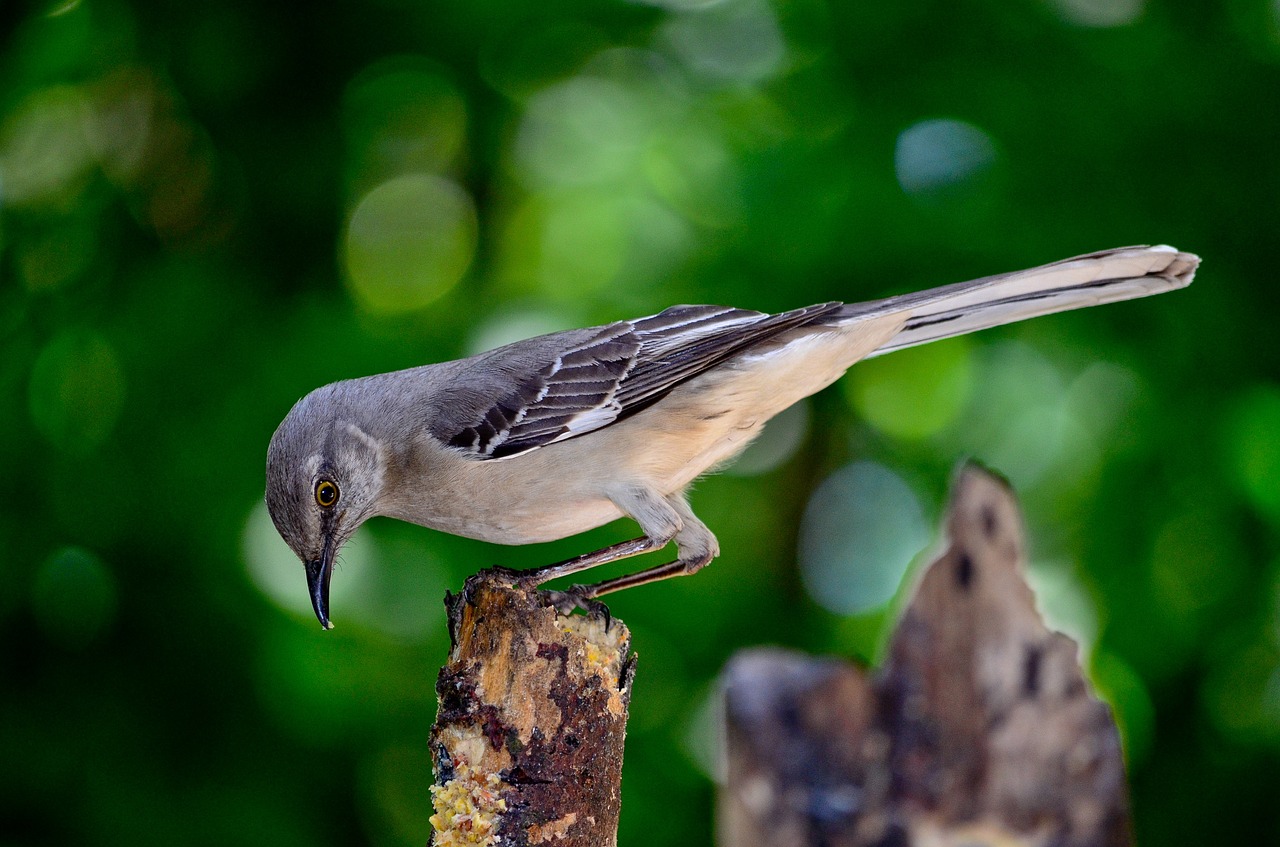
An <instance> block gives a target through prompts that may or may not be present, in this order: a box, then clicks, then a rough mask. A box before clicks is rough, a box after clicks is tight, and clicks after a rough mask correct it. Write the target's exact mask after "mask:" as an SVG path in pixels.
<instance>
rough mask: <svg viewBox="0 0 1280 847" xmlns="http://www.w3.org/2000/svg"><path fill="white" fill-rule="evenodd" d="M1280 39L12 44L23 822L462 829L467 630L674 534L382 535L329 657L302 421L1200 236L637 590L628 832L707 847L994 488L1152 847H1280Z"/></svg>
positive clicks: (11, 828)
mask: <svg viewBox="0 0 1280 847" xmlns="http://www.w3.org/2000/svg"><path fill="white" fill-rule="evenodd" d="M1276 9H1277V7H1276V5H1275V4H1274V3H1271V2H1268V0H1234V2H1232V3H1230V4H1227V6H1226V7H1225V8H1217V7H1204V8H1200V7H1193V6H1191V5H1188V4H1177V3H1155V2H1151V0H1146V2H1141V0H1129V2H1123V3H1099V2H1094V0H1051V2H1045V0H1026V2H1015V3H1013V4H1008V3H996V2H995V0H964V2H962V3H960V4H958V5H955V4H953V5H946V4H939V3H933V4H918V3H917V4H897V5H893V4H890V5H878V6H877V5H868V4H841V3H830V2H822V0H798V1H796V0H792V1H791V2H785V3H783V2H767V1H766V0H709V1H708V0H688V2H686V1H685V0H647V1H646V2H624V0H586V2H582V3H575V4H564V3H549V4H534V5H530V4H521V3H514V2H511V0H476V2H472V3H465V4H458V3H454V4H437V3H405V2H398V0H379V2H375V3H371V4H362V5H353V4H338V3H324V2H321V3H316V4H310V5H308V6H307V7H305V8H304V7H296V8H295V7H291V6H287V5H286V6H280V5H271V4H265V5H264V4H252V3H247V2H244V0H230V2H227V3H222V4H218V5H217V6H209V5H207V4H205V5H201V4H195V5H173V4H160V3H155V2H151V0H67V2H55V3H46V4H34V5H30V6H29V7H28V8H25V9H24V8H18V7H14V6H9V7H5V8H4V10H3V11H0V17H3V19H4V21H5V23H6V24H11V25H10V26H5V27H0V48H2V49H0V408H3V409H4V410H5V411H6V412H7V414H0V437H3V443H4V444H5V448H6V449H5V452H4V455H5V456H6V457H7V459H8V461H7V462H6V463H5V471H6V481H7V483H8V485H7V486H6V491H7V492H8V495H9V496H8V497H6V498H5V505H6V508H4V509H0V542H2V543H3V547H4V551H5V552H4V555H3V556H0V579H2V580H3V585H4V591H3V592H0V638H2V639H3V643H4V647H3V649H2V650H0V687H2V690H3V691H4V692H5V696H4V697H3V698H0V749H2V750H4V751H6V754H7V759H6V761H9V762H11V763H12V764H11V766H10V767H9V768H7V769H6V770H5V772H4V774H3V775H0V797H2V798H3V799H0V821H3V826H4V832H5V833H6V835H7V836H9V838H10V840H12V841H14V843H24V844H28V843H29V844H45V843H58V844H62V843H77V844H87V845H93V844H108V843H110V844H116V843H120V842H122V841H127V842H129V843H132V844H136V845H143V844H148V843H172V842H175V841H178V842H182V843H195V844H203V843H210V844H213V843H217V844H219V845H226V844H232V843H244V844H261V843H263V841H264V840H266V841H269V842H271V843H273V844H304V843H305V844H312V845H314V844H320V843H335V844H337V843H351V842H361V843H374V844H381V845H399V844H410V843H421V842H422V841H423V840H424V839H425V835H426V825H425V824H424V821H425V813H426V812H427V810H428V795H427V781H428V779H429V768H428V766H427V762H428V756H427V750H426V734H427V730H428V727H429V725H430V722H431V719H432V716H433V714H434V692H433V685H434V680H435V672H436V669H437V668H438V666H439V665H440V663H441V661H442V659H443V656H444V653H445V651H446V649H447V647H448V645H447V638H446V635H445V632H444V626H443V619H442V614H443V612H442V607H441V605H440V602H439V601H440V598H441V597H442V595H443V593H444V591H445V590H446V589H450V588H452V589H456V588H457V587H458V586H459V585H460V584H461V581H462V579H463V577H464V576H465V575H466V574H468V573H470V572H471V571H473V570H475V569H476V568H478V567H481V566H483V565H487V564H492V563H495V562H501V563H503V564H509V565H513V566H518V567H519V566H528V565H533V564H539V563H544V562H546V561H549V560H552V559H555V558H564V557H567V556H570V555H573V554H575V553H579V552H582V551H584V550H586V549H588V548H589V547H592V546H599V545H602V544H605V543H608V542H610V541H614V540H618V539H620V538H622V537H626V536H627V535H628V534H629V533H632V532H633V531H634V530H633V529H632V528H630V527H627V526H623V525H621V524H619V525H618V526H611V527H606V528H602V529H600V530H597V531H595V532H592V533H589V534H587V535H586V536H583V537H581V538H575V539H567V540H565V541H562V542H557V543H555V544H548V545H538V546H536V547H531V548H516V549H497V548H493V547H489V546H487V545H483V544H480V543H478V542H471V541H467V540H464V539H457V538H452V537H447V536H443V535H439V534H435V533H431V532H428V531H426V530H422V529H419V528H416V527H411V526H407V525H398V524H392V523H391V522H386V521H381V522H380V521H374V522H372V523H371V524H370V525H369V526H368V527H366V529H365V530H364V531H363V532H362V535H361V537H360V538H358V539H357V541H356V542H355V543H354V544H353V545H352V546H351V547H350V548H348V551H347V552H346V554H345V556H344V559H343V563H342V565H341V567H340V569H339V571H338V573H337V575H336V576H335V578H334V587H333V597H334V603H333V605H334V614H335V616H336V618H337V621H338V627H339V628H338V629H337V630H336V631H335V632H334V633H330V634H327V635H325V634H321V633H320V632H318V631H317V630H316V628H315V625H314V622H313V621H312V620H311V619H310V615H309V611H308V608H307V599H306V595H305V590H304V580H303V575H302V571H301V567H300V566H299V565H298V563H296V562H295V561H293V560H292V559H291V555H290V554H289V553H288V551H287V549H285V548H284V547H283V544H282V543H281V542H279V539H278V538H277V537H276V536H275V535H274V532H273V529H272V527H271V525H270V521H269V519H268V518H267V516H266V514H265V510H264V509H263V507H262V505H261V503H262V500H261V498H262V487H263V479H262V466H263V455H264V452H265V447H266V444H267V440H268V438H269V437H270V434H271V432H272V430H273V428H274V427H275V425H276V424H277V423H278V422H279V420H280V419H281V418H282V417H283V415H284V414H285V412H286V411H287V409H288V408H289V406H290V404H291V403H292V402H294V401H295V400H296V399H297V398H298V397H300V396H301V395H302V394H304V393H305V392H306V391H308V390H310V389H312V388H314V387H316V386H318V385H320V384H323V383H326V382H330V381H333V380H336V379H342V378H346V377H352V376H359V375H363V374H368V373H375V372H381V371H388V370H394V369H398V368H404V367H410V366H413V365H416V364H419V363H422V362H426V361H434V360H441V359H446V358H450V357H453V356H458V355H463V354H465V353H472V352H477V351H478V350H480V349H484V348H487V347H489V346H493V345H496V344H499V343H505V342H507V341H512V340H515V339H517V338H520V337H523V336H527V335H531V334H536V333H541V332H547V331H551V330H554V329H560V328H566V327H569V326H575V325H587V324H590V323H601V322H607V321H611V320H615V319H618V318H622V317H630V316H635V315H641V314H646V313H651V312H656V311H658V310H660V309H662V308H664V307H666V306H668V305H671V304H672V303H678V302H723V303H733V304H734V305H741V306H746V307H752V308H763V309H775V310H777V309H784V308H789V307H794V306H799V305H804V304H806V303H810V302H821V301H825V300H831V299H846V300H858V299H868V298H872V297H879V296H884V295H888V294H892V293H898V292H902V291H907V290H912V289H918V288H923V287H926V286H930V285H939V284H945V283H948V282H954V281H957V280H961V279H966V278H971V277H976V276H981V275H985V274H989V273H998V272H1001V271H1006V270H1014V269H1017V268H1021V267H1027V266H1030V265H1034V264H1038V263H1041V262H1044V261H1049V260H1053V259H1056V258H1060V257H1064V256H1067V255H1071V254H1074V253H1079V252H1084V251H1088V250H1094V249H1099V248H1103V247H1112V246H1119V245H1121V244H1125V243H1145V242H1161V241H1164V242H1169V243H1172V244H1175V245H1177V246H1178V247H1180V248H1183V249H1189V250H1193V251H1195V252H1199V253H1201V254H1202V255H1203V256H1204V257H1205V259H1206V262H1205V265H1204V269H1203V271H1202V272H1201V275H1200V279H1199V280H1198V281H1197V283H1196V284H1195V285H1194V286H1193V287H1192V288H1191V289H1190V290H1188V291H1186V292H1182V293H1178V294H1174V295H1169V296H1167V297H1161V298H1157V299H1154V300H1147V301H1141V302H1138V303H1130V304H1122V305H1115V306H1108V307H1106V308H1104V309H1096V310H1087V311H1085V312H1080V313H1073V314H1069V315H1062V316H1058V317H1055V318H1050V319H1044V320H1039V321H1036V322H1033V323H1030V324H1026V325H1020V326H1014V327H1009V328H1005V329H1001V330H993V331H990V332H987V333H983V334H980V335H977V336H973V337H971V338H967V339H963V340H958V341H951V342H946V343H943V344H938V345H934V346H931V347H924V348H919V349H914V350H908V351H904V352H902V353H899V354H895V355H893V356H889V357H885V358H883V359H876V360H873V361H870V362H867V363H864V364H862V365H859V366H858V367H857V368H855V370H854V371H853V373H852V374H851V375H850V376H849V377H848V378H847V379H846V380H845V382H844V384H843V385H842V386H841V387H840V389H838V390H835V391H829V392H825V393H824V394H822V395H820V396H818V397H816V398H814V400H813V401H812V402H810V403H806V404H803V405H801V406H799V407H797V408H796V409H795V410H794V411H792V412H790V413H788V414H786V415H784V416H781V417H779V418H778V419H777V420H775V421H774V422H773V423H772V424H771V425H770V427H769V429H768V430H767V431H766V434H765V436H764V437H763V438H762V439H761V441H760V442H759V443H758V445H757V446H756V447H755V448H753V450H752V451H751V452H749V453H748V454H747V455H746V456H744V457H743V459H742V461H741V462H740V464H739V465H738V466H737V467H736V468H735V469H734V470H735V472H734V473H726V474H722V475H719V476H716V477H712V478H709V479H707V480H705V481H703V482H702V483H700V484H699V485H698V487H697V489H696V491H695V492H694V494H693V502H694V504H695V507H696V508H697V509H698V511H699V514H701V515H702V516H703V517H704V518H705V519H706V520H707V521H708V523H709V524H710V525H711V526H712V527H713V528H714V529H715V530H716V532H717V534H718V535H719V537H720V541H721V546H722V548H723V550H724V554H723V556H722V557H721V558H720V559H719V560H718V561H717V562H716V563H715V564H714V565H713V566H712V567H710V568H709V569H707V570H706V571H704V572H703V573H700V574H699V575H698V576H697V577H696V578H694V579H690V580H681V581H672V582H668V583H664V584H660V585H655V586H650V587H646V588H643V589H639V590H638V591H636V592H632V593H624V594H622V595H620V596H618V598H617V600H616V601H614V602H613V603H612V604H611V605H612V607H613V609H614V611H615V612H616V613H617V614H619V615H620V616H622V617H625V618H626V619H627V621H628V623H629V624H630V625H631V627H632V629H633V631H634V633H635V637H636V642H635V643H636V647H637V649H638V650H639V652H640V656H641V659H640V666H639V675H638V677H637V683H636V695H635V702H634V715H633V719H632V725H631V738H630V739H629V745H628V753H627V756H628V758H627V768H626V771H627V773H626V784H625V788H624V791H625V794H626V796H625V798H624V813H623V831H622V842H623V843H624V844H641V843H659V844H672V845H675V844H690V845H693V844H698V845H705V844H707V843H709V842H710V838H711V835H710V831H711V823H710V821H711V814H710V808H711V792H712V786H711V783H710V782H709V777H708V774H707V771H708V770H710V769H711V768H710V766H709V765H708V764H707V760H708V756H707V753H706V751H707V750H708V749H709V739H708V737H707V736H708V735H710V734H712V733H713V732H714V725H713V723H714V722H712V721H708V720H707V719H706V715H707V714H708V712H707V707H706V704H707V703H708V702H709V699H708V697H709V695H708V694H707V692H708V691H709V690H710V683H711V680H712V679H713V678H714V676H715V674H716V673H717V672H718V670H719V668H720V667H721V665H722V664H723V662H724V661H725V659H726V658H727V657H728V656H729V655H730V654H731V652H732V651H733V650H735V649H737V648H738V647H741V646H744V645H748V644H757V643H765V642H780V643H784V644H788V645H792V646H797V647H801V648H804V649H809V650H813V651H818V652H823V651H827V652H843V653H855V654H858V655H862V656H868V657H874V656H875V655H876V653H877V651H878V649H879V645H880V643H881V641H882V636H883V632H884V627H885V625H886V622H888V621H889V620H891V618H892V614H893V612H892V610H893V605H894V603H895V602H896V598H900V597H901V596H902V592H903V591H904V590H906V589H905V587H904V586H908V585H909V583H910V578H909V577H908V578H907V580H906V582H903V581H902V575H903V574H904V573H908V572H909V565H910V560H911V558H912V556H913V555H914V554H915V553H917V552H918V551H919V548H920V547H922V546H924V545H925V544H927V543H928V534H929V533H930V532H931V531H932V527H933V520H934V517H933V516H934V515H935V514H936V512H937V507H938V504H939V500H940V498H941V497H942V496H943V493H944V491H945V490H946V482H947V479H948V477H949V475H950V473H951V470H952V468H953V467H954V466H955V463H956V462H957V460H959V459H960V458H962V457H968V456H972V457H975V458H978V459H980V460H983V461H985V462H987V463H989V464H991V465H992V466H993V467H995V468H996V469H997V470H1000V471H1002V472H1003V473H1005V474H1007V475H1008V476H1009V477H1010V478H1011V480H1012V481H1013V482H1014V484H1015V486H1016V487H1017V488H1018V490H1019V493H1020V495H1021V496H1022V498H1023V501H1024V510H1025V512H1026V514H1027V519H1028V520H1029V521H1030V523H1031V527H1030V533H1029V537H1030V538H1031V539H1032V545H1033V549H1032V553H1033V560H1034V562H1035V563H1036V564H1035V565H1034V573H1033V575H1032V577H1033V582H1034V583H1035V584H1036V585H1037V587H1038V590H1039V592H1040V597H1041V601H1042V605H1043V606H1044V607H1045V608H1046V610H1047V613H1048V614H1049V616H1050V618H1051V619H1052V620H1053V621H1054V622H1055V623H1056V624H1057V625H1059V626H1061V627H1063V628H1064V629H1066V630H1068V631H1069V632H1071V633H1072V634H1074V635H1076V636H1077V637H1078V638H1080V639H1081V641H1082V644H1083V648H1084V649H1085V650H1086V651H1091V652H1092V657H1093V658H1092V666H1093V667H1094V675H1095V678H1096V680H1097V682H1098V684H1099V685H1100V686H1101V688H1102V690H1103V691H1105V692H1107V693H1108V695H1109V696H1110V697H1111V698H1112V702H1113V703H1114V704H1115V708H1116V710H1117V713H1118V715H1119V717H1120V720H1121V723H1122V726H1123V727H1124V733H1125V739H1126V744H1127V747H1128V754H1129V762H1130V766H1131V769H1132V777H1133V782H1134V787H1135V814H1136V816H1137V823H1138V830H1139V836H1140V838H1141V839H1142V840H1143V841H1145V842H1149V843H1153V844H1178V843H1187V844H1199V843H1204V842H1206V841H1209V840H1211V839H1212V840H1213V841H1214V842H1226V843H1234V842H1242V843H1244V842H1252V841H1256V840H1258V838H1259V833H1268V832H1272V833H1273V832H1276V831H1278V830H1277V828H1278V827H1280V816H1278V813H1277V811H1276V808H1275V804H1274V802H1273V798H1272V797H1271V796H1270V795H1271V794H1272V793H1274V792H1273V791H1272V789H1271V788H1270V786H1272V785H1274V777H1275V776H1277V774H1280V599H1278V598H1280V345H1277V344H1275V343H1274V342H1273V337H1274V334H1275V332H1274V324H1275V318H1276V315H1277V314H1280V311H1278V310H1280V295H1277V293H1276V288H1275V286H1274V285H1272V284H1271V283H1270V280H1271V277H1272V275H1273V274H1272V271H1271V266H1272V264H1273V256H1272V252H1273V251H1272V249H1271V245H1272V244H1274V243H1275V241H1276V232H1275V229H1276V224H1275V215H1274V207H1275V200H1276V197H1277V196H1278V194H1280V158H1278V157H1277V155H1276V151H1275V139H1276V138H1277V137H1280V112H1278V111H1277V110H1276V109H1274V108H1271V106H1272V105H1274V104H1272V103H1271V101H1270V100H1269V99H1268V97H1270V96H1271V95H1270V94H1269V93H1270V92H1274V91H1280V79H1278V78H1277V77H1280V38H1278V37H1277V33H1280V16H1278V15H1277V11H1276ZM604 575H611V574H604ZM1228 811H1229V814H1228V813H1227V812H1228ZM1262 837H1264V838H1265V835H1264V836H1262Z"/></svg>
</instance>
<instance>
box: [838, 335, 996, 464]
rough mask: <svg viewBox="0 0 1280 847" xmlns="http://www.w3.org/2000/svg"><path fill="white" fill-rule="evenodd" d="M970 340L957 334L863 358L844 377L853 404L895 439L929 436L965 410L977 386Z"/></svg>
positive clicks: (862, 414)
mask: <svg viewBox="0 0 1280 847" xmlns="http://www.w3.org/2000/svg"><path fill="white" fill-rule="evenodd" d="M971 346H972V345H971V342H970V341H969V340H968V339H967V338H963V337H962V338H954V339H951V340H949V341H944V342H939V343H937V344H927V345H924V346H922V347H913V348H911V349H908V350H903V351H901V352H899V353H895V354H893V355H892V356H883V357H880V358H876V359H872V360H870V361H867V362H863V363H861V364H859V365H858V367H856V368H854V369H853V370H852V371H851V372H850V376H849V378H848V379H847V380H845V381H844V386H845V389H846V393H847V396H848V397H849V399H850V400H851V401H852V403H853V407H854V408H855V409H857V411H858V413H859V414H860V415H861V416H862V417H863V418H865V419H866V420H867V421H868V422H869V423H870V424H871V425H872V426H874V427H875V428H876V429H878V430H880V431H881V432H883V433H885V434H886V435H891V436H894V437H895V438H910V439H919V438H926V437H928V436H930V435H933V434H935V433H937V432H938V431H940V430H942V429H943V428H945V427H946V426H948V425H949V424H950V423H952V422H953V421H954V420H955V419H956V417H957V416H958V415H959V414H960V411H961V410H962V409H963V408H964V405H965V403H966V402H967V401H968V399H969V395H970V393H971V391H972V388H973V366H972V357H971V356H970V348H971Z"/></svg>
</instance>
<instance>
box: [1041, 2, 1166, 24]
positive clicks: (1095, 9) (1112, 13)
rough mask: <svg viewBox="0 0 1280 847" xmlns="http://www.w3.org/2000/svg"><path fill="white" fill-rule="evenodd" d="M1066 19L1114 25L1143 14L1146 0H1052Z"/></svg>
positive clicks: (1134, 19) (1130, 20) (1125, 22)
mask: <svg viewBox="0 0 1280 847" xmlns="http://www.w3.org/2000/svg"><path fill="white" fill-rule="evenodd" d="M1050 5H1052V6H1053V7H1054V8H1055V9H1056V10H1057V11H1058V14H1059V15H1060V16H1061V17H1062V19H1063V20H1064V21H1066V22H1067V23H1071V24H1076V25H1077V26H1087V27H1112V26H1124V25H1125V24H1131V23H1133V22H1134V21H1136V20H1137V19H1138V18H1139V17H1141V16H1142V11H1143V6H1144V0H1050Z"/></svg>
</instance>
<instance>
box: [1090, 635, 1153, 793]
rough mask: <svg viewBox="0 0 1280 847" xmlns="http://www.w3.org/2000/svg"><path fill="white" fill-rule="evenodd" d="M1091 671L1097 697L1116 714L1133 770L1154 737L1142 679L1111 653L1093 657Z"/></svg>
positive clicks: (1143, 756) (1150, 707)
mask: <svg viewBox="0 0 1280 847" xmlns="http://www.w3.org/2000/svg"><path fill="white" fill-rule="evenodd" d="M1091 670H1092V672H1091V674H1090V675H1091V676H1092V678H1093V681H1094V683H1095V685H1097V687H1098V691H1099V693H1100V694H1101V695H1102V697H1103V699H1104V700H1105V701H1106V702H1107V703H1108V704H1110V706H1111V708H1112V709H1113V710H1114V711H1115V717H1116V723H1117V724H1118V725H1119V729H1120V739H1121V741H1122V742H1123V743H1124V752H1125V759H1126V762H1127V763H1128V766H1129V768H1130V770H1132V769H1133V768H1135V767H1136V766H1137V764H1138V763H1139V762H1141V761H1142V760H1143V759H1145V758H1146V756H1147V751H1148V750H1150V749H1151V742H1152V738H1153V737H1154V735H1155V707H1154V706H1153V705H1152V703H1151V695H1150V693H1148V691H1147V686H1146V684H1145V683H1144V682H1143V681H1142V677H1140V676H1139V675H1138V674H1137V672H1136V671H1134V669H1133V668H1132V667H1130V666H1129V665H1128V664H1127V663H1126V662H1125V661H1124V660H1123V659H1121V658H1120V657H1119V656H1117V655H1115V654H1114V653H1102V654H1100V655H1098V656H1096V657H1095V658H1094V660H1093V667H1092V669H1091Z"/></svg>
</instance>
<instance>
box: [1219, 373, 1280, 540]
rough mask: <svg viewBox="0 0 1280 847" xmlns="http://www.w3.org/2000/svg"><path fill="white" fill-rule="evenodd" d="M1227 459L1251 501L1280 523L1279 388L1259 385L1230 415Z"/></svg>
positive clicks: (1236, 405) (1228, 420)
mask: <svg viewBox="0 0 1280 847" xmlns="http://www.w3.org/2000/svg"><path fill="white" fill-rule="evenodd" d="M1225 447H1226V458H1227V464H1228V469H1229V471H1230V473H1231V476H1232V477H1234V479H1235V482H1236V485H1237V486H1238V487H1239V489H1240V490H1241V491H1242V492H1243V493H1244V495H1245V496H1246V497H1247V498H1248V499H1249V502H1250V503H1251V504H1252V505H1253V506H1254V507H1255V508H1257V509H1258V511H1260V512H1262V513H1263V514H1264V515H1266V516H1267V517H1268V518H1270V519H1271V520H1272V521H1273V522H1274V523H1276V524H1280V388H1277V387H1276V386H1273V385H1265V386H1263V385H1260V386H1257V387H1255V388H1253V389H1251V390H1250V391H1248V392H1247V393H1245V394H1244V395H1243V396H1241V397H1240V398H1239V399H1238V400H1237V401H1236V403H1235V404H1234V408H1233V409H1232V410H1231V412H1230V413H1229V414H1228V416H1227V425H1226V445H1225Z"/></svg>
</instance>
